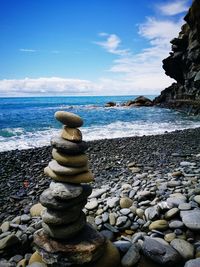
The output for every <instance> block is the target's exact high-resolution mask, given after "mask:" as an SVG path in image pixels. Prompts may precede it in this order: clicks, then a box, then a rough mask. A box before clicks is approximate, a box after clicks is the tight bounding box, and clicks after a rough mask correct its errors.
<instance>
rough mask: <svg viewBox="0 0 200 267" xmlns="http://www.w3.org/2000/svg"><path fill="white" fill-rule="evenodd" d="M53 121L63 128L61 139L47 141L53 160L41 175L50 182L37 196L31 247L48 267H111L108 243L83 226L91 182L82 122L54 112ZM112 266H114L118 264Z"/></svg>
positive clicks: (66, 113) (88, 227)
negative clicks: (38, 216)
mask: <svg viewBox="0 0 200 267" xmlns="http://www.w3.org/2000/svg"><path fill="white" fill-rule="evenodd" d="M55 118H56V119H57V120H58V121H60V122H61V123H62V124H63V125H64V126H63V130H62V132H61V137H55V138H52V140H51V144H52V146H53V151H52V156H53V159H52V161H50V162H49V164H48V166H47V167H46V168H45V169H44V172H45V174H46V175H47V176H48V177H50V178H52V182H51V183H50V186H49V188H48V189H46V190H45V191H44V192H43V193H42V194H41V196H40V202H41V204H42V205H43V206H44V207H45V209H44V210H43V212H42V227H43V228H42V229H40V230H38V231H37V232H36V233H35V235H34V244H35V246H36V249H37V251H38V253H39V254H40V255H41V256H42V258H43V261H44V262H45V263H46V264H47V265H48V266H56V267H59V266H60V267H61V266H77V265H78V266H80V265H84V266H91V267H93V266H94V267H96V266H102V267H106V266H109V267H111V265H112V264H110V262H109V263H108V264H109V265H108V264H107V259H108V258H109V256H108V255H107V254H108V252H109V250H110V249H111V246H112V243H110V242H109V241H107V240H106V239H105V238H104V237H103V236H102V235H101V234H100V233H99V232H97V231H96V230H95V229H94V228H93V227H92V226H91V225H90V224H89V223H87V222H86V216H85V214H84V212H83V211H82V209H83V207H84V206H85V204H86V203H87V198H88V196H89V195H90V194H91V192H92V188H91V186H90V185H88V184H87V183H90V182H92V181H93V175H92V173H91V171H89V169H88V158H87V156H86V154H85V153H84V152H85V150H86V148H87V146H86V143H85V142H83V141H82V133H81V131H80V130H79V129H78V128H79V127H81V126H82V125H83V120H82V119H81V118H80V117H79V116H78V115H75V114H73V113H69V112H64V111H57V112H56V113H55ZM105 257H106V260H105ZM113 263H114V265H112V266H115V267H116V266H118V260H117V262H116V260H115V261H113ZM116 263H117V264H116ZM102 264H103V265H102Z"/></svg>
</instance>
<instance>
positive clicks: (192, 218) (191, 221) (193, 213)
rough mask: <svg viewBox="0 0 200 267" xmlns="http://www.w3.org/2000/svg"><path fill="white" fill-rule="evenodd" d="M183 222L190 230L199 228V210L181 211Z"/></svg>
mask: <svg viewBox="0 0 200 267" xmlns="http://www.w3.org/2000/svg"><path fill="white" fill-rule="evenodd" d="M180 216H181V218H182V221H183V223H184V224H185V225H186V226H187V227H188V228H189V229H191V230H200V210H187V211H181V212H180Z"/></svg>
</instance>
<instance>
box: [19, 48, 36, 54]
mask: <svg viewBox="0 0 200 267" xmlns="http://www.w3.org/2000/svg"><path fill="white" fill-rule="evenodd" d="M19 51H20V52H28V53H34V52H36V50H35V49H28V48H20V49H19Z"/></svg>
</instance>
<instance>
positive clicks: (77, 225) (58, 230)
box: [42, 212, 86, 239]
mask: <svg viewBox="0 0 200 267" xmlns="http://www.w3.org/2000/svg"><path fill="white" fill-rule="evenodd" d="M85 224H86V217H85V214H84V213H83V212H81V215H80V217H79V218H78V220H76V221H75V222H73V223H72V224H62V225H56V226H55V225H51V224H46V223H44V222H42V227H43V229H44V231H45V233H46V234H48V235H49V236H51V237H52V238H56V239H68V238H72V237H74V236H75V235H76V234H77V233H78V232H79V231H80V230H81V229H82V228H83V227H84V226H85Z"/></svg>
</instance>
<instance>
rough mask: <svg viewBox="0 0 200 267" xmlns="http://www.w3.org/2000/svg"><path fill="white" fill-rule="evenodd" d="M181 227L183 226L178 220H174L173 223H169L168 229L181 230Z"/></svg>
mask: <svg viewBox="0 0 200 267" xmlns="http://www.w3.org/2000/svg"><path fill="white" fill-rule="evenodd" d="M183 226H184V223H183V222H182V221H179V220H174V221H171V222H169V228H171V229H176V228H183Z"/></svg>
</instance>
